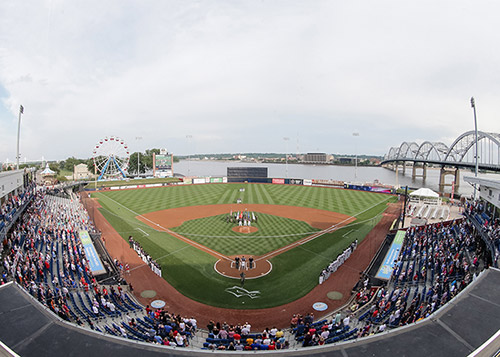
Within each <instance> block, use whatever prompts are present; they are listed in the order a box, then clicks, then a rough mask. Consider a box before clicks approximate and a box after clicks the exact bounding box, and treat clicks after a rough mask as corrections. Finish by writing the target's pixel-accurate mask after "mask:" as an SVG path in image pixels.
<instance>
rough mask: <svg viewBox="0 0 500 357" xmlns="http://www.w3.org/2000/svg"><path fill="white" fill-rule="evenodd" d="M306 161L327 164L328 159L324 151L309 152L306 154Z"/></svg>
mask: <svg viewBox="0 0 500 357" xmlns="http://www.w3.org/2000/svg"><path fill="white" fill-rule="evenodd" d="M304 162H305V163H311V164H326V163H327V162H328V160H327V156H326V153H324V152H308V153H307V154H305V155H304Z"/></svg>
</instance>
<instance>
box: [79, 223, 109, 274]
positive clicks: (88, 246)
mask: <svg viewBox="0 0 500 357" xmlns="http://www.w3.org/2000/svg"><path fill="white" fill-rule="evenodd" d="M78 236H79V237H80V241H81V242H82V245H83V249H84V250H85V255H86V256H87V261H88V263H89V268H90V271H91V272H92V274H94V275H101V274H106V269H104V266H103V265H102V262H101V259H100V258H99V255H98V254H97V251H96V250H95V247H94V243H92V239H90V235H89V232H87V231H80V232H79V234H78Z"/></svg>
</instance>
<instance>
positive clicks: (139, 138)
mask: <svg viewBox="0 0 500 357" xmlns="http://www.w3.org/2000/svg"><path fill="white" fill-rule="evenodd" d="M135 140H142V136H136V137H135ZM140 167H141V165H140V163H139V151H137V177H139V173H140V171H141V170H140Z"/></svg>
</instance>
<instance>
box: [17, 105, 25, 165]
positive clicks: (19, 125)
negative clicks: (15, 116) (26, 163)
mask: <svg viewBox="0 0 500 357" xmlns="http://www.w3.org/2000/svg"><path fill="white" fill-rule="evenodd" d="M23 113H24V107H23V106H22V105H20V106H19V120H18V122H17V154H16V170H19V136H20V134H21V114H23Z"/></svg>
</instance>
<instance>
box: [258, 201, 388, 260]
mask: <svg viewBox="0 0 500 357" xmlns="http://www.w3.org/2000/svg"><path fill="white" fill-rule="evenodd" d="M390 198H391V196H390V197H388V198H386V199H385V200H383V201H380V202H378V203H376V204H374V205H373V206H370V207H368V208H367V209H365V210H363V211H361V212H358V213H356V214H355V215H354V216H351V217H348V218H346V219H343V220H342V221H340V222H338V223H337V224H334V225H332V226H330V227H328V228H326V229H324V230H322V231H319V232H317V233H315V234H313V235H311V236H310V237H308V238H305V239H302V240H300V241H298V242H295V243H292V244H289V245H287V246H285V247H282V248H280V249H278V250H274V251H272V252H269V253H268V254H266V255H263V256H261V257H259V258H257V259H255V261H259V260H262V259H266V258H267V257H269V256H271V255H276V253H279V252H281V251H283V250H288V249H290V248H291V247H294V246H299V245H302V244H305V243H309V242H310V241H312V240H314V239H316V238H318V237H320V236H322V235H323V234H326V233H331V232H334V231H336V230H337V229H339V228H344V227H339V225H340V224H342V223H344V222H345V221H348V220H349V219H351V218H352V217H356V216H359V215H360V214H362V213H365V212H366V211H369V210H371V209H372V208H373V207H376V206H378V205H379V204H381V203H384V202H386V201H388V200H389V199H390Z"/></svg>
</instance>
